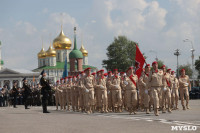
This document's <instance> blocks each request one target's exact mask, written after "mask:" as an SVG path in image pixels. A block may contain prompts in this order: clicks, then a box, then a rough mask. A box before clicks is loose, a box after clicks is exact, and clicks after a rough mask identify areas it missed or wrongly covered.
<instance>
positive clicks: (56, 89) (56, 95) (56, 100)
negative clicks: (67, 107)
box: [54, 80, 59, 110]
mask: <svg viewBox="0 0 200 133" xmlns="http://www.w3.org/2000/svg"><path fill="white" fill-rule="evenodd" d="M58 88H59V80H57V81H56V85H55V87H54V89H55V102H56V110H58V104H59V89H58Z"/></svg>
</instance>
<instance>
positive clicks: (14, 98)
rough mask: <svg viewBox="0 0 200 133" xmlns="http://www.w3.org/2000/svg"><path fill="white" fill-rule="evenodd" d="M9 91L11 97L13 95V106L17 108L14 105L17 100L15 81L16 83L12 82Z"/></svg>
mask: <svg viewBox="0 0 200 133" xmlns="http://www.w3.org/2000/svg"><path fill="white" fill-rule="evenodd" d="M11 92H12V97H13V100H12V104H13V107H14V108H17V107H16V104H17V103H16V102H17V95H18V90H17V83H16V82H15V83H14V85H13V88H12V91H11Z"/></svg>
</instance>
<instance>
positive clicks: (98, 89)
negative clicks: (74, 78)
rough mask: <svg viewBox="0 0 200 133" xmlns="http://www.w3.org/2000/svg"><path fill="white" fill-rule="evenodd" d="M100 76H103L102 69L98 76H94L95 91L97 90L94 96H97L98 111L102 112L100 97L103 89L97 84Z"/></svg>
mask: <svg viewBox="0 0 200 133" xmlns="http://www.w3.org/2000/svg"><path fill="white" fill-rule="evenodd" d="M100 78H101V76H100V71H97V76H96V78H94V91H95V93H94V96H95V99H96V102H95V103H96V110H97V111H98V112H101V109H100V108H101V107H100V98H99V95H100V92H101V90H100V88H99V87H97V86H96V85H97V82H98V81H99V80H100Z"/></svg>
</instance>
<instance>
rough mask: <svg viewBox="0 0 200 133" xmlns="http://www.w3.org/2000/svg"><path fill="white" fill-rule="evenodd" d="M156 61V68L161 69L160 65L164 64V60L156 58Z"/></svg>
mask: <svg viewBox="0 0 200 133" xmlns="http://www.w3.org/2000/svg"><path fill="white" fill-rule="evenodd" d="M157 62H158V69H161V67H162V66H163V65H165V64H164V61H162V60H158V61H157Z"/></svg>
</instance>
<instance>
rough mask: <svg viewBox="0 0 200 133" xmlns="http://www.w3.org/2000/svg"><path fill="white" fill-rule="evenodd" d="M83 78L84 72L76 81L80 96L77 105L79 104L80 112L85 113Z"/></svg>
mask: <svg viewBox="0 0 200 133" xmlns="http://www.w3.org/2000/svg"><path fill="white" fill-rule="evenodd" d="M84 77H85V75H84V71H82V72H81V73H80V77H79V80H78V86H79V96H80V99H79V103H80V109H81V111H82V112H84V111H85V90H84V87H83V79H84Z"/></svg>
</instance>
